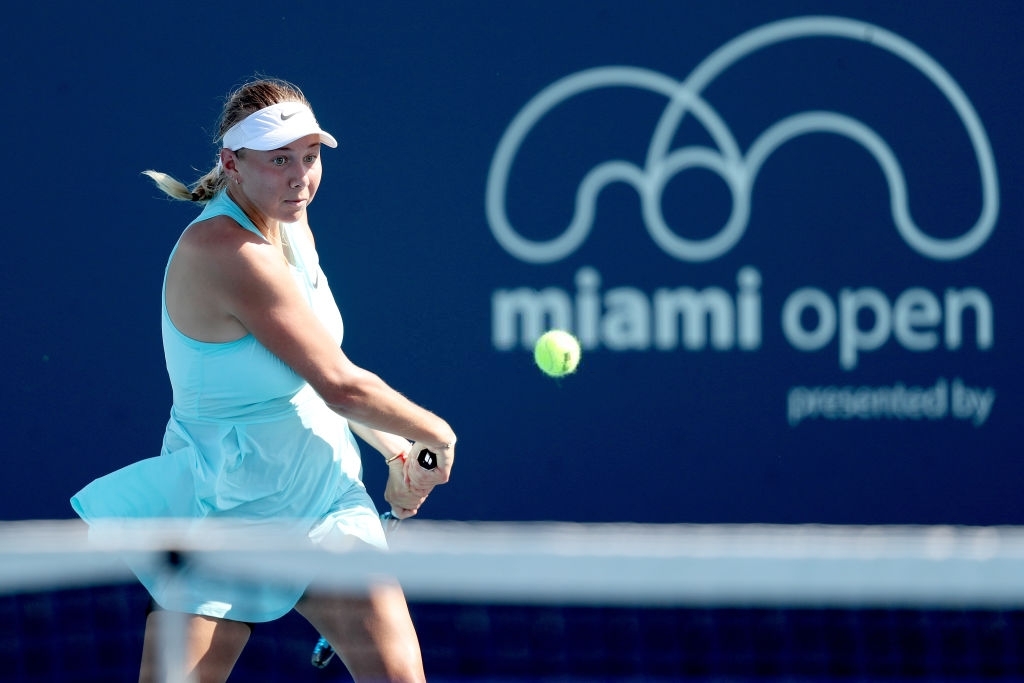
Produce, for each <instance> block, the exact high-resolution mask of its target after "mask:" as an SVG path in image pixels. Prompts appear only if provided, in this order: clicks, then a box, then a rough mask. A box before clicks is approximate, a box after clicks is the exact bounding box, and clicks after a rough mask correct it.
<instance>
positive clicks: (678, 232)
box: [485, 16, 999, 424]
mask: <svg viewBox="0 0 1024 683" xmlns="http://www.w3.org/2000/svg"><path fill="white" fill-rule="evenodd" d="M805 38H832V39H839V40H846V41H855V42H858V43H861V44H864V45H866V46H868V47H871V48H873V49H877V50H882V51H885V52H887V53H889V54H891V55H893V56H895V57H897V58H899V59H900V60H902V61H903V62H905V63H906V64H908V65H910V66H911V67H913V69H914V70H915V71H916V72H917V73H919V74H920V76H921V77H922V78H923V79H926V80H927V82H929V83H930V85H931V86H933V87H934V88H935V89H937V91H938V92H939V93H941V94H942V96H943V97H944V99H945V101H946V102H948V104H949V106H950V108H951V109H952V111H953V112H954V113H955V115H956V117H957V119H958V120H959V123H960V124H961V125H962V129H963V133H964V134H965V135H966V136H967V139H968V140H969V142H970V148H971V150H972V151H973V156H974V159H975V162H976V165H975V167H974V168H973V169H971V168H967V169H965V170H964V172H965V173H970V174H971V176H972V177H970V178H967V179H965V184H968V183H970V184H973V183H978V184H979V185H980V197H981V206H980V208H979V211H978V214H977V219H976V220H975V221H974V223H973V224H972V225H965V226H963V229H962V230H961V231H959V232H958V233H956V234H954V235H953V236H949V235H950V233H951V231H950V229H949V226H944V230H942V231H940V233H941V234H942V236H936V235H934V234H930V233H929V231H928V226H923V225H919V224H918V223H917V222H916V221H915V220H914V217H913V215H912V213H911V209H910V206H911V202H910V197H909V192H908V185H907V181H906V177H905V174H904V169H903V166H902V165H901V163H900V160H899V159H898V158H897V155H896V153H895V152H894V151H893V148H892V146H891V145H890V144H889V143H888V142H887V141H886V140H885V139H884V138H883V137H882V136H881V135H879V134H878V133H877V132H876V131H875V130H874V129H872V128H871V126H869V125H867V124H866V123H864V122H863V121H861V120H858V119H857V118H855V117H853V116H850V115H847V114H844V113H842V112H837V111H829V110H811V111H803V112H799V113H796V114H792V115H789V116H786V117H784V118H782V119H780V120H778V121H775V122H774V123H772V124H770V125H769V126H767V127H766V128H765V129H764V130H763V131H762V132H761V133H760V134H758V135H756V136H755V137H754V138H753V141H752V142H751V143H750V144H749V145H748V146H747V147H746V149H742V148H741V147H740V145H739V143H738V142H737V138H736V136H735V135H734V134H733V132H732V130H731V129H730V127H729V125H728V123H727V122H726V121H725V120H724V119H723V118H722V116H720V115H719V113H718V111H717V110H716V109H715V107H714V105H713V103H712V102H710V101H708V99H706V98H705V96H704V93H705V91H706V90H707V88H708V86H709V85H711V84H712V83H713V82H714V81H715V79H716V78H718V77H719V76H720V75H722V74H723V73H724V72H726V71H727V70H728V69H729V68H730V67H732V66H733V65H735V64H737V63H738V62H740V61H741V60H744V59H750V58H754V56H755V54H756V53H758V52H759V51H762V50H764V49H765V48H768V47H770V46H773V45H776V44H779V43H784V42H787V41H796V40H800V39H805ZM854 68H855V67H854ZM614 88H626V89H635V90H640V91H644V92H648V93H654V94H656V95H658V96H660V97H663V98H664V101H665V107H664V110H663V111H662V113H661V115H660V118H659V119H658V120H657V123H656V125H655V127H654V130H653V131H652V134H651V138H650V143H649V144H648V146H647V149H646V154H645V157H644V159H643V161H642V163H636V162H634V161H630V160H627V159H609V160H607V161H604V162H601V163H599V164H597V165H596V166H594V167H593V168H592V169H590V170H589V172H587V173H586V174H585V175H584V176H583V179H582V181H581V182H580V184H579V186H578V188H577V190H576V196H575V198H574V199H575V201H574V202H573V206H574V211H573V213H572V217H571V220H570V222H569V224H568V225H567V226H565V227H564V229H562V230H561V231H560V232H559V233H558V234H557V235H556V236H555V237H553V238H550V239H545V240H535V239H529V238H526V237H524V236H523V234H522V232H523V231H520V230H517V228H516V226H515V225H513V224H512V222H511V221H510V219H509V216H508V212H507V206H506V199H507V192H508V187H509V181H510V178H511V177H512V175H513V173H514V171H515V161H516V156H517V154H518V152H519V150H520V148H521V146H522V145H523V144H524V143H525V142H526V141H527V139H528V138H529V136H530V134H531V132H532V131H533V130H534V129H535V127H536V126H537V125H538V124H539V123H540V122H541V121H543V120H544V118H545V117H546V116H548V115H549V113H550V112H551V111H552V110H554V109H555V108H557V107H559V106H560V105H561V104H563V103H566V102H568V101H569V100H572V99H573V98H576V97H579V96H580V95H583V94H585V93H588V92H592V91H595V90H600V89H614ZM752 106H756V104H753V105H752ZM687 117H692V120H694V121H697V122H698V123H699V125H700V127H701V128H702V129H703V130H704V131H705V132H706V133H707V138H708V139H709V140H711V141H712V144H700V145H696V144H693V145H686V146H673V143H674V142H675V139H676V134H677V131H678V130H679V127H680V125H681V124H682V123H683V122H684V120H686V119H687ZM822 133H825V134H831V135H836V136H841V137H842V138H845V139H848V140H850V141H853V142H854V143H856V144H857V145H859V146H860V147H861V148H863V149H864V150H865V151H866V152H867V153H868V154H870V156H871V157H872V158H873V159H874V161H875V162H876V163H877V165H878V167H879V169H880V170H881V173H882V175H883V177H884V179H885V182H886V185H887V189H888V195H889V196H888V200H889V202H888V204H889V214H890V216H891V219H892V226H893V228H894V229H895V230H896V231H898V234H899V236H900V237H901V238H902V240H903V241H904V242H905V243H906V245H907V246H908V247H909V248H910V249H911V250H913V252H916V253H917V254H920V255H921V256H923V257H925V258H927V259H931V260H935V261H943V262H949V261H955V260H958V259H963V258H965V257H967V256H969V255H971V254H973V253H974V252H976V251H977V250H978V249H979V248H981V247H982V245H984V244H985V242H986V241H987V240H988V239H989V237H990V236H991V234H992V231H993V230H994V228H995V226H996V222H997V219H998V215H999V183H998V178H997V172H996V165H995V161H994V158H993V153H992V148H991V145H990V143H989V139H988V135H987V133H986V131H985V127H984V125H983V124H982V122H981V120H980V118H979V117H978V114H977V112H976V110H975V108H974V106H973V105H972V103H971V101H970V100H969V99H968V97H967V95H966V94H965V93H964V91H963V89H962V88H961V87H960V85H959V84H958V83H957V82H956V80H955V79H954V78H953V77H952V76H951V75H950V74H949V73H948V72H947V71H946V69H945V68H943V66H942V65H941V64H939V63H938V62H937V61H936V60H935V59H933V58H932V57H931V56H930V55H929V54H927V53H926V52H925V51H924V50H922V49H921V48H919V47H917V46H916V45H914V44H913V43H911V42H909V41H908V40H906V39H904V38H902V37H901V36H899V35H896V34H894V33H892V32H891V31H887V30H885V29H883V28H881V27H878V26H875V25H872V24H869V23H865V22H862V21H857V20H853V19H848V18H841V17H818V16H814V17H799V18H792V19H785V20H781V21H777V22H773V23H769V24H766V25H763V26H760V27H758V28H755V29H753V30H751V31H748V32H747V33H744V34H742V35H740V36H739V37H737V38H735V39H733V40H731V41H729V42H727V43H725V44H724V45H722V46H721V47H720V48H718V49H717V50H715V51H714V52H712V53H711V54H710V55H708V56H707V57H706V58H705V59H704V60H703V61H701V62H700V63H699V64H698V65H697V67H696V68H695V69H693V71H692V72H691V73H690V74H689V75H688V76H687V77H686V78H685V79H683V80H677V79H675V78H672V77H670V76H668V75H665V74H663V73H659V72H656V71H652V70H648V69H643V68H636V67H621V66H605V67H597V68H592V69H588V70H585V71H581V72H578V73H574V74H571V75H569V76H566V77H564V78H562V79H560V80H558V81H556V82H554V83H552V84H551V85H549V86H548V87H546V88H544V89H543V90H542V91H540V92H539V93H538V94H537V95H536V96H534V97H533V98H532V99H530V100H529V101H528V102H527V103H526V104H525V106H523V108H522V109H521V110H520V111H519V112H518V113H517V114H516V115H515V116H514V117H513V119H512V121H511V123H510V125H509V126H508V128H507V129H506V130H505V132H504V134H503V135H502V137H501V139H500V141H499V143H498V145H497V148H496V150H495V153H494V157H493V159H492V162H491V166H490V171H489V175H488V178H487V188H486V203H485V207H486V215H487V221H488V224H489V226H490V229H491V232H492V233H493V235H494V238H495V239H496V240H497V242H498V244H499V245H501V247H502V248H503V249H504V250H505V251H506V252H507V253H508V254H509V255H511V256H512V257H514V258H516V259H518V260H520V261H522V262H525V263H531V264H551V263H555V262H558V261H561V260H563V259H565V258H567V257H568V256H570V255H571V254H573V253H574V252H575V251H576V250H577V249H579V247H580V246H581V245H582V244H583V243H584V242H585V241H586V240H587V238H588V236H589V235H590V233H591V231H592V229H593V226H594V220H595V216H596V212H597V199H598V196H599V194H600V193H601V192H602V191H603V190H604V189H605V188H607V187H608V186H609V185H611V184H615V183H622V184H625V185H627V186H629V187H631V188H633V189H634V190H635V191H636V193H637V195H638V197H639V199H640V207H641V212H642V220H643V225H644V226H645V228H646V231H647V233H648V234H649V236H650V239H652V240H653V241H654V243H656V244H657V246H658V247H659V248H660V249H661V250H662V251H663V252H664V253H665V254H667V255H669V256H670V257H672V258H674V259H678V260H680V261H684V262H691V263H696V262H707V261H711V260H714V259H718V258H720V257H722V256H724V255H725V254H727V253H728V252H729V251H730V250H731V249H733V247H735V246H736V245H737V244H738V243H739V241H740V240H741V239H742V238H743V235H744V233H745V231H746V229H747V226H748V224H749V221H750V216H751V196H752V193H753V190H754V187H755V185H756V183H757V179H758V174H759V173H760V171H761V170H762V168H763V167H764V165H765V162H766V161H767V160H768V159H769V158H770V157H771V156H772V154H773V153H775V152H776V151H777V150H778V149H779V148H780V147H782V146H783V145H785V144H786V143H787V142H790V141H792V140H794V139H797V138H800V137H802V136H806V135H809V134H822ZM694 169H696V170H700V171H702V172H710V173H713V174H715V175H716V176H717V177H718V178H720V179H721V181H722V182H723V183H724V184H725V186H726V187H727V188H728V192H729V196H730V198H731V207H730V211H729V212H728V216H727V218H726V220H725V222H724V224H722V225H721V226H718V227H717V229H713V230H712V231H710V232H709V231H708V230H707V229H706V228H707V226H702V227H703V228H704V229H702V230H700V231H699V232H698V234H703V235H708V236H707V237H703V238H689V237H686V236H684V234H682V233H684V232H685V230H686V228H687V226H675V227H673V226H672V225H670V224H669V222H668V221H667V220H666V218H665V216H664V214H663V212H662V205H663V195H664V193H665V191H666V187H667V186H668V184H669V183H670V181H672V179H673V178H675V177H676V176H677V175H678V174H680V173H682V172H684V171H688V170H694ZM524 227H526V228H529V227H531V226H524ZM690 227H692V226H690ZM691 232H692V230H691ZM761 281H762V277H761V274H760V272H759V271H758V270H757V268H756V267H755V266H753V265H748V266H744V267H742V268H740V269H739V270H738V271H737V274H736V278H735V285H730V286H728V287H707V288H704V289H701V290H696V289H694V288H692V287H685V286H683V287H663V288H659V289H657V290H655V291H653V292H644V291H641V290H640V289H639V288H635V287H628V286H618V287H614V288H610V289H605V290H603V289H602V279H601V275H600V273H599V272H598V271H597V269H596V268H593V267H590V266H585V267H582V268H580V269H579V270H578V271H577V273H576V276H575V279H574V284H575V288H574V289H569V288H565V287H558V286H550V287H544V288H539V289H538V288H531V287H513V288H503V289H499V290H496V291H494V292H493V294H492V302H491V317H492V320H491V325H492V342H493V344H494V347H495V348H496V349H498V350H511V349H514V348H529V347H530V346H531V345H532V343H533V340H535V339H536V338H537V337H538V336H539V335H540V334H541V332H542V331H543V330H544V329H547V328H548V327H564V328H569V329H573V330H574V331H575V332H576V334H577V336H578V337H579V338H580V341H581V344H582V345H583V347H584V348H585V349H597V348H603V349H606V350H610V351H662V352H671V351H675V350H684V351H703V350H706V349H710V350H713V351H731V350H738V351H755V350H757V349H758V348H760V346H761V342H762V327H763V325H764V324H765V323H764V314H763V311H762V305H761V296H760V287H761ZM777 320H778V321H779V324H780V326H781V330H782V334H783V335H784V337H785V338H786V340H787V342H788V343H789V344H790V346H791V347H792V348H793V349H795V350H797V351H799V352H806V353H811V352H819V351H822V350H823V349H825V348H826V347H828V346H829V345H831V344H833V342H835V346H836V348H837V353H838V366H839V367H840V368H841V369H842V370H843V371H852V370H854V369H856V368H857V366H858V363H859V362H860V360H861V359H862V357H863V354H866V353H869V352H871V351H874V350H877V349H879V348H881V347H882V346H883V345H884V344H886V343H888V342H891V341H894V342H895V343H897V344H899V345H900V346H901V347H902V348H903V349H905V350H907V351H909V352H915V353H922V352H928V351H932V350H935V349H938V348H945V349H947V350H956V349H959V348H961V347H962V346H967V345H969V344H970V345H973V347H974V348H976V349H978V350H981V351H984V350H987V349H989V348H991V346H992V344H993V340H994V312H993V310H992V303H991V301H990V299H989V297H988V295H987V294H986V292H985V291H984V290H982V289H981V288H979V287H949V288H945V289H944V290H943V291H941V292H936V291H931V290H929V289H928V288H925V287H908V288H907V289H906V290H904V291H903V292H901V293H899V294H898V295H895V296H891V295H888V294H886V293H885V292H883V291H881V290H880V289H878V288H875V287H870V286H867V287H865V286H860V287H846V288H842V289H841V290H840V291H838V292H833V293H830V292H826V291H824V290H823V289H820V288H818V287H814V286H805V287H801V288H799V289H797V290H796V291H793V292H792V293H790V294H789V296H788V297H787V298H786V299H785V303H784V305H783V308H782V310H781V312H780V313H779V316H778V318H777ZM808 321H812V322H808ZM866 321H867V322H866ZM833 389H835V387H828V388H822V387H817V388H813V387H794V388H793V389H792V390H791V391H790V394H789V399H788V400H789V409H788V412H789V417H790V422H791V423H793V424H796V423H798V422H800V421H802V420H803V419H808V418H809V417H821V416H825V417H837V416H838V417H843V416H859V417H863V416H864V415H865V412H867V413H870V414H871V415H869V416H872V415H874V416H877V415H875V413H877V414H878V415H887V416H892V415H897V416H900V417H907V416H909V417H914V418H922V417H926V418H936V417H943V416H946V415H948V414H950V412H951V410H952V408H951V406H953V407H954V408H955V407H957V406H959V408H960V412H961V413H963V414H958V415H957V417H961V418H963V419H973V420H974V421H975V423H976V424H980V423H981V422H984V420H985V418H986V417H987V414H988V411H989V410H990V409H991V404H992V400H994V391H992V390H991V389H976V388H972V387H969V386H967V385H966V384H965V383H964V382H962V381H961V380H959V379H954V380H951V381H947V380H946V379H945V378H939V379H937V380H936V382H935V383H934V385H931V386H927V387H904V386H903V385H902V384H900V383H898V382H897V383H896V384H895V385H893V386H890V387H861V388H851V387H846V388H842V387H841V388H839V389H835V390H836V391H840V392H846V394H843V395H842V396H840V397H839V398H838V399H837V398H836V396H835V395H834V394H833V393H829V392H831V391H832V390H833ZM826 394H828V395H826ZM826 404H828V405H831V406H836V405H840V406H846V407H845V408H842V407H840V408H835V409H829V410H832V412H833V414H831V415H827V414H824V413H823V412H822V411H823V410H825V409H824V408H822V407H821V406H824V405H826ZM900 405H903V406H904V407H902V408H901V407H900ZM851 406H852V407H851ZM865 406H867V407H865ZM906 406H910V407H906ZM929 406H931V407H930V408H929ZM837 411H838V412H837ZM844 411H845V413H844ZM872 411H874V412H872ZM929 411H930V412H929ZM838 413H842V414H841V415H840V414H838ZM847 414H848V415H847Z"/></svg>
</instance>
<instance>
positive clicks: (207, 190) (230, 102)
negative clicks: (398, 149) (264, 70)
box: [142, 78, 312, 203]
mask: <svg viewBox="0 0 1024 683" xmlns="http://www.w3.org/2000/svg"><path fill="white" fill-rule="evenodd" d="M281 102H301V103H302V104H304V105H306V106H307V107H310V109H312V107H311V106H310V104H309V101H308V100H307V99H306V96H305V95H303V94H302V91H301V90H300V89H299V87H298V86H296V85H294V84H292V83H289V82H288V81H284V80H281V79H279V78H259V79H256V80H253V81H249V82H248V83H246V84H245V85H242V86H241V87H239V88H237V89H236V90H235V91H234V92H232V93H230V94H229V95H228V96H227V98H226V100H225V102H224V108H223V110H222V111H221V114H220V120H219V121H218V123H217V137H216V138H215V139H214V142H215V143H216V142H219V141H220V140H221V139H222V138H223V137H224V133H226V132H228V130H229V129H230V128H231V126H233V125H235V124H236V123H238V122H239V121H241V120H242V119H244V118H245V117H247V116H249V115H250V114H252V113H255V112H257V111H259V110H260V109H265V108H267V107H269V106H271V105H274V104H279V103H281ZM244 152H245V150H243V149H240V150H238V151H237V152H236V154H238V155H239V156H243V154H244ZM218 154H219V152H218ZM142 173H143V175H147V176H149V177H150V178H152V179H153V182H155V183H156V185H157V187H159V188H160V189H161V190H163V192H164V194H166V195H167V196H169V197H171V198H173V199H180V200H183V201H187V202H199V203H205V202H208V201H210V200H211V199H213V196H214V195H215V194H217V193H218V192H220V191H221V190H222V189H224V187H225V185H227V180H228V179H227V176H226V175H225V174H224V169H223V168H222V167H221V165H220V160H219V158H218V162H217V164H216V165H215V166H214V167H213V168H212V169H211V170H210V171H209V172H207V173H206V175H204V176H203V177H201V178H200V179H199V180H197V181H195V182H194V183H193V184H192V186H191V187H188V186H187V185H185V184H184V183H183V182H181V181H180V180H177V179H175V178H172V177H171V176H169V175H167V174H166V173H161V172H160V171H152V170H150V171H143V172H142Z"/></svg>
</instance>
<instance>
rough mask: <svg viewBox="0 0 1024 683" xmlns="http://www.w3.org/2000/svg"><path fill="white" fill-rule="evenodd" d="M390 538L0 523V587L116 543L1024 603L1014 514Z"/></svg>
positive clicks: (295, 570) (306, 564)
mask: <svg viewBox="0 0 1024 683" xmlns="http://www.w3.org/2000/svg"><path fill="white" fill-rule="evenodd" d="M391 546H392V551H391V552H389V553H380V552H376V551H369V550H358V549H350V550H348V551H334V552H328V551H324V550H320V549H316V548H313V547H311V546H310V545H309V544H308V543H307V542H305V541H304V540H303V539H296V538H295V537H294V536H293V535H288V534H284V533H278V532H277V531H275V529H273V528H261V529H260V530H259V531H258V533H253V531H252V529H251V528H250V529H249V531H248V532H247V533H244V534H242V533H239V529H238V527H232V526H217V525H212V524H205V525H203V526H202V528H201V531H197V530H196V528H195V527H194V526H192V525H187V524H186V525H182V524H177V523H175V522H173V521H167V522H160V523H153V522H148V523H139V524H121V525H118V526H117V528H116V529H114V530H111V531H110V532H109V533H102V534H96V533H94V534H92V536H91V537H90V535H89V534H88V533H87V531H86V529H85V527H84V526H83V525H82V524H81V523H79V522H77V521H54V522H42V521H33V522H9V523H2V524H0V593H3V592H7V593H12V592H19V591H28V590H35V589H40V588H44V587H49V588H52V587H69V586H85V585H99V584H104V583H117V582H126V581H131V580H132V575H131V574H130V572H129V571H128V569H127V567H126V565H125V563H124V561H123V560H124V558H125V557H131V558H132V559H133V560H134V561H135V562H136V563H153V565H154V566H158V567H165V568H166V571H169V572H173V571H174V568H175V566H176V562H177V561H178V560H180V559H181V558H182V557H187V558H188V562H189V563H191V565H192V566H204V567H208V568H210V569H214V570H216V571H218V572H221V573H223V575H225V576H231V577H238V578H239V579H241V580H251V579H260V580H273V579H277V578H288V577H294V576H296V575H307V574H309V570H310V567H315V568H316V569H317V570H318V572H317V573H318V576H319V577H320V578H318V579H317V580H316V585H317V587H320V588H325V589H344V588H346V587H352V586H358V585H362V584H363V583H365V581H366V579H367V577H372V576H381V575H386V576H392V577H395V578H397V579H398V580H399V581H400V582H401V583H402V585H403V587H404V588H405V591H406V593H407V594H408V595H409V596H410V598H411V599H422V600H432V599H443V600H445V601H478V600H480V601H483V600H486V601H488V602H491V603H495V602H526V603H531V602H532V603H546V602H550V603H560V604H574V603H579V604H583V603H586V604H602V603H603V604H636V605H645V604H648V605H660V606H687V605H694V606H700V605H716V606H729V605H753V606H757V605H774V604H786V605H790V606H799V605H804V604H807V605H816V606H822V605H833V606H844V605H859V606H870V605H872V604H878V605H886V606H908V607H924V606H934V607H955V606H957V605H972V606H977V607H986V606H989V607H1000V608H1015V607H1022V606H1024V528H1018V527H954V526H942V527H929V526H922V527H913V526H908V527H890V526H886V527H877V526H866V527H857V526H818V525H796V526H773V525H711V526H705V525H634V524H568V523H518V524H511V523H509V524H505V523H483V522H481V523H466V522H432V521H420V520H410V521H408V522H406V523H405V524H404V525H403V526H402V527H400V528H399V530H398V531H397V532H396V533H395V534H393V536H392V538H391Z"/></svg>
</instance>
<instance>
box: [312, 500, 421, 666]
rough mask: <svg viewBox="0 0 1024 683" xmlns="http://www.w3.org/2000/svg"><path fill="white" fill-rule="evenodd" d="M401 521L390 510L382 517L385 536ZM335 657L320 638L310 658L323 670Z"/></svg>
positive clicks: (314, 664) (325, 640)
mask: <svg viewBox="0 0 1024 683" xmlns="http://www.w3.org/2000/svg"><path fill="white" fill-rule="evenodd" d="M401 521H402V520H400V519H399V518H398V517H395V515H394V514H392V512H391V511H390V510H388V511H387V512H385V513H384V514H382V515H381V516H380V523H381V524H382V525H383V526H384V534H385V535H388V534H390V533H391V532H392V531H394V530H395V527H397V526H398V525H399V523H400V522H401ZM334 655H335V652H334V648H333V647H332V646H331V644H330V643H328V642H327V639H326V638H324V637H323V636H320V639H319V640H318V641H316V645H314V646H313V656H312V657H311V658H310V662H311V663H312V664H313V666H315V667H316V668H318V669H323V668H324V667H326V666H327V665H328V664H329V663H330V661H331V660H332V659H334Z"/></svg>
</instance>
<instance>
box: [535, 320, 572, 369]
mask: <svg viewBox="0 0 1024 683" xmlns="http://www.w3.org/2000/svg"><path fill="white" fill-rule="evenodd" d="M533 360H534V361H536V363H537V367H538V368H540V369H541V370H543V371H544V373H545V374H547V375H550V376H551V377H564V376H565V375H568V374H570V373H572V372H575V371H576V366H577V365H579V362H580V343H579V341H577V340H576V337H574V336H572V335H571V334H569V333H568V332H566V331H565V330H548V331H547V332H545V333H544V334H542V335H541V336H540V339H538V340H537V344H536V346H534V347H533Z"/></svg>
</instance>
